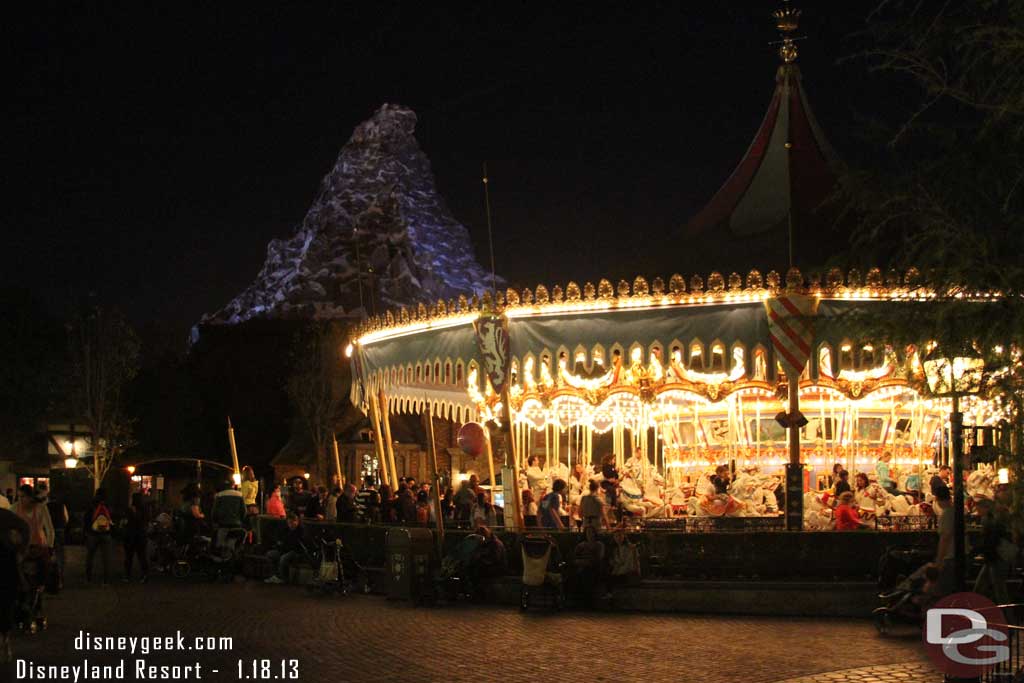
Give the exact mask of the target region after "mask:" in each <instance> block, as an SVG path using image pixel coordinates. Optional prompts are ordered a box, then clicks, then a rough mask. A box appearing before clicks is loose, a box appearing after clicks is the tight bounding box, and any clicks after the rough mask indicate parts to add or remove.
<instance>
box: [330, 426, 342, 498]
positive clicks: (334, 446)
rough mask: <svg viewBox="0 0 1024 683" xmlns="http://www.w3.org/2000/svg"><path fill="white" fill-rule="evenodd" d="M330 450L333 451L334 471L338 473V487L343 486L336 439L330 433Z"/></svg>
mask: <svg viewBox="0 0 1024 683" xmlns="http://www.w3.org/2000/svg"><path fill="white" fill-rule="evenodd" d="M331 450H332V451H334V469H335V470H336V471H337V472H338V486H339V487H340V486H344V485H345V473H344V472H342V471H341V454H339V453H338V437H337V435H336V434H334V432H331Z"/></svg>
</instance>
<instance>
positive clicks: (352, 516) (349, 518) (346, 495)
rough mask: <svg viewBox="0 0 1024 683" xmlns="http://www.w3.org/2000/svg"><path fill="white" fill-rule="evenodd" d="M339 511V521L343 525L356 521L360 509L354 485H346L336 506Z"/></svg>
mask: <svg viewBox="0 0 1024 683" xmlns="http://www.w3.org/2000/svg"><path fill="white" fill-rule="evenodd" d="M335 507H336V509H337V511H338V518H337V519H338V521H339V522H341V523H342V524H352V523H353V522H355V521H356V515H357V513H358V511H359V510H358V507H357V506H356V487H355V486H354V485H353V484H345V488H344V489H343V490H342V492H341V495H340V496H338V502H337V503H336V504H335Z"/></svg>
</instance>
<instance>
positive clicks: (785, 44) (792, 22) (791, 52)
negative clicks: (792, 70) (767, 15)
mask: <svg viewBox="0 0 1024 683" xmlns="http://www.w3.org/2000/svg"><path fill="white" fill-rule="evenodd" d="M772 17H774V18H775V28H777V29H778V30H779V33H781V34H782V46H781V47H779V58H781V59H782V61H783V62H785V63H786V64H792V63H793V62H795V61H796V57H797V51H796V42H795V41H794V39H793V32H794V31H796V29H797V28H798V27H799V25H800V10H798V9H796V8H795V7H791V6H790V4H789V0H786V4H785V5H783V6H782V7H781V8H780V9H777V10H775V11H774V12H772Z"/></svg>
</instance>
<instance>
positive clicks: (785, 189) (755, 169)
mask: <svg viewBox="0 0 1024 683" xmlns="http://www.w3.org/2000/svg"><path fill="white" fill-rule="evenodd" d="M775 17H776V23H777V25H778V27H779V31H780V32H781V33H782V36H783V47H782V48H781V49H780V51H779V54H780V57H781V59H782V61H783V64H781V65H780V66H779V67H778V69H777V71H776V73H775V92H774V93H773V94H772V98H771V101H770V102H769V103H768V111H767V112H766V113H765V116H764V120H763V121H762V122H761V127H760V128H759V129H758V131H757V133H756V135H754V140H753V142H751V143H750V147H749V148H748V149H747V152H746V154H744V155H743V158H742V159H741V160H740V162H739V164H738V165H737V166H736V169H735V170H734V171H733V173H732V175H730V176H729V178H728V179H727V180H726V181H725V184H723V185H722V187H721V188H720V189H719V190H718V192H717V193H716V194H715V195H714V197H712V199H711V201H710V202H709V203H708V204H707V205H706V206H705V207H704V209H703V210H701V211H700V212H699V213H698V214H697V215H696V216H694V217H693V218H692V219H691V220H690V222H689V223H688V224H687V226H686V230H685V232H686V235H687V236H688V237H689V238H690V239H692V240H694V242H695V244H694V246H695V247H697V248H699V250H700V251H701V253H702V255H704V258H705V262H706V263H709V264H710V265H712V266H714V267H718V268H727V267H736V266H737V265H744V264H749V263H751V262H752V261H751V260H750V258H751V257H752V256H755V255H756V257H757V262H758V263H767V264H768V265H771V266H773V267H777V268H782V267H787V266H789V265H797V266H800V267H805V268H806V267H809V266H817V265H820V264H822V263H824V262H825V261H826V260H827V258H828V256H830V254H829V253H828V251H829V247H828V242H830V241H832V240H830V239H829V237H830V235H829V234H828V233H829V232H831V230H832V223H833V222H834V221H833V220H832V218H831V217H829V216H828V215H827V214H826V212H824V211H822V210H821V205H822V203H823V202H824V201H825V200H826V199H827V197H828V195H829V194H830V192H831V191H832V190H833V188H834V187H835V186H836V180H837V178H838V175H839V168H840V163H839V160H838V158H837V157H836V155H835V153H834V152H833V150H832V147H831V146H830V145H829V143H828V140H827V139H826V138H825V134H824V133H823V132H822V129H821V127H820V126H819V125H818V122H817V120H816V119H815V117H814V113H813V112H812V110H811V107H810V104H809V103H808V101H807V95H806V93H805V91H804V88H803V85H802V83H801V75H800V68H799V67H798V66H797V65H796V64H795V63H794V62H795V60H796V46H795V44H794V43H793V40H792V38H791V37H790V33H791V32H792V31H793V30H795V29H796V22H797V19H798V18H799V11H796V10H791V9H787V10H780V11H779V12H776V13H775ZM787 21H788V23H787ZM790 219H792V230H793V262H792V263H790V259H789V253H788V251H789V238H790ZM823 238H824V239H823Z"/></svg>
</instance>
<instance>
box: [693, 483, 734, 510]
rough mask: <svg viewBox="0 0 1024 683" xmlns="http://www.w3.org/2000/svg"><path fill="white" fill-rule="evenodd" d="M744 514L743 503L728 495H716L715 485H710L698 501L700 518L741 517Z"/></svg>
mask: <svg viewBox="0 0 1024 683" xmlns="http://www.w3.org/2000/svg"><path fill="white" fill-rule="evenodd" d="M743 512H744V510H743V504H742V503H740V502H739V501H738V500H736V499H735V498H733V497H732V496H730V495H729V494H728V493H715V486H714V484H708V485H707V487H705V489H704V495H703V496H700V498H699V499H698V500H697V516H698V517H741V516H743Z"/></svg>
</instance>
